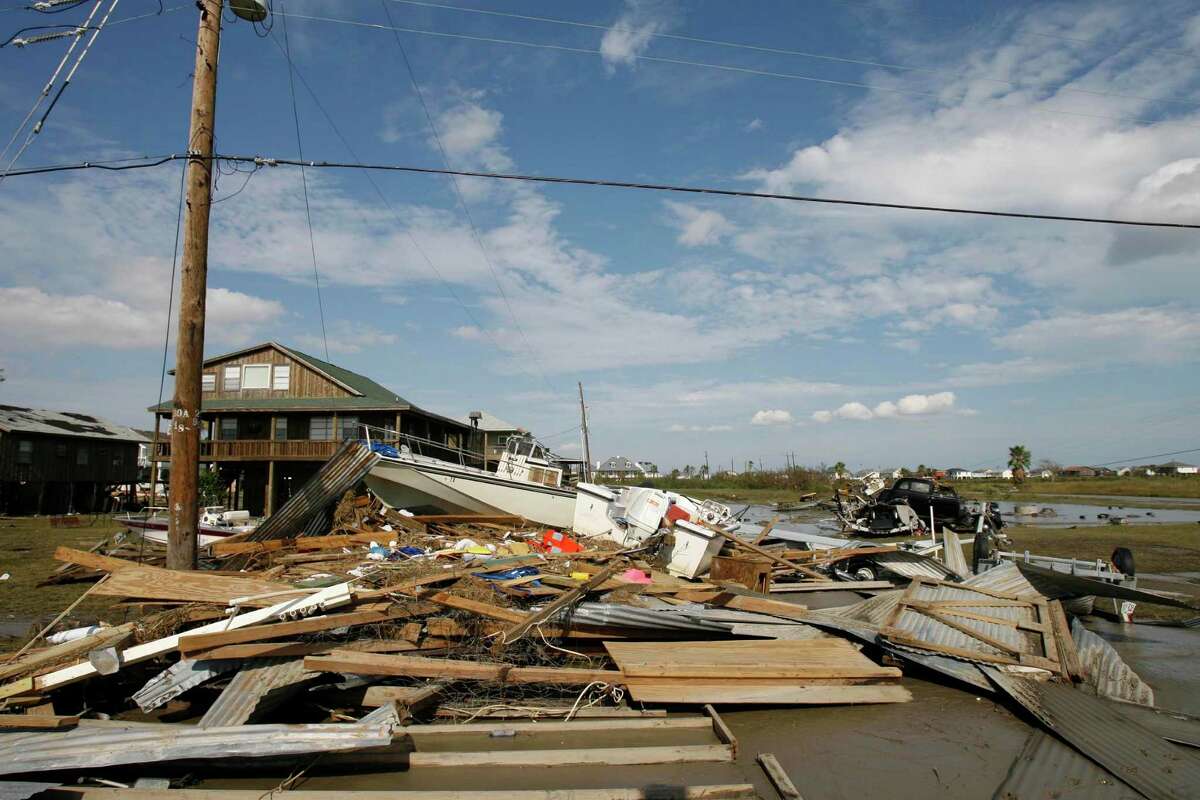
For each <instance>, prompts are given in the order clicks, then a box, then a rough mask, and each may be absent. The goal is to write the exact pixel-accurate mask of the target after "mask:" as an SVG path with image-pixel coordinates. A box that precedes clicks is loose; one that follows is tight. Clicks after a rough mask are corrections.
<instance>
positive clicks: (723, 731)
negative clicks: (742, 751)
mask: <svg viewBox="0 0 1200 800" xmlns="http://www.w3.org/2000/svg"><path fill="white" fill-rule="evenodd" d="M704 713H705V714H707V715H708V717H709V719H710V720H712V729H713V733H714V734H716V737H717V738H718V739H719V740H721V742H722V743H723V744H727V745H729V749H730V750H731V751H732V752H733V757H734V758H737V753H738V740H737V737H736V736H734V735H733V731H731V730H730V729H729V726H728V725H726V724H725V720H723V719H721V715H720V714H718V713H717V710H716V709H715V708H713V707H712V704H710V703H705V704H704Z"/></svg>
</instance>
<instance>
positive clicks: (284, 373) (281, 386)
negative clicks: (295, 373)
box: [271, 364, 292, 392]
mask: <svg viewBox="0 0 1200 800" xmlns="http://www.w3.org/2000/svg"><path fill="white" fill-rule="evenodd" d="M291 381H292V368H291V367H289V366H288V365H287V364H280V365H277V366H276V367H275V382H274V383H272V384H271V388H272V389H274V390H275V391H277V392H283V391H287V389H288V386H290V385H291Z"/></svg>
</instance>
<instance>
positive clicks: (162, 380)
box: [150, 163, 187, 494]
mask: <svg viewBox="0 0 1200 800" xmlns="http://www.w3.org/2000/svg"><path fill="white" fill-rule="evenodd" d="M186 185H187V164H186V163H184V165H183V170H182V171H181V172H180V175H179V209H178V210H177V211H176V212H175V244H174V246H172V248H171V288H170V290H169V291H168V292H167V329H166V330H165V331H163V354H162V369H161V370H160V372H159V374H158V402H157V403H156V404H155V406H154V407H155V409H157V408H158V407H159V406H161V405H162V401H163V391H164V390H165V389H166V385H167V350H168V348H169V346H170V343H171V312H172V310H174V308H175V272H176V268H177V267H178V265H179V229H180V228H181V227H182V225H183V196H184V192H183V190H184V187H185V186H186ZM154 430H156V431H157V430H158V418H157V417H155V420H154ZM156 438H157V437H156ZM150 491H151V494H153V492H154V487H150Z"/></svg>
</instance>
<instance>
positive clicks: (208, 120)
mask: <svg viewBox="0 0 1200 800" xmlns="http://www.w3.org/2000/svg"><path fill="white" fill-rule="evenodd" d="M221 4H222V0H197V3H196V5H197V6H198V7H199V9H200V28H199V31H198V33H197V34H196V66H195V69H194V71H193V76H192V119H191V127H190V129H189V131H188V153H189V155H190V156H191V158H190V159H189V160H188V163H187V168H186V169H187V209H186V210H185V211H184V216H183V277H182V278H181V279H180V283H179V333H178V335H177V337H176V343H175V400H174V404H173V406H174V410H173V413H172V415H171V500H170V503H169V507H170V530H169V531H168V533H167V567H168V568H169V569H195V568H196V532H197V531H196V528H197V526H198V524H199V521H200V503H199V496H198V494H199V493H198V488H199V487H198V486H197V482H198V480H199V477H200V475H199V473H200V373H201V372H202V371H203V369H204V300H205V293H206V292H207V287H208V214H209V209H210V208H211V203H212V168H213V162H212V155H213V126H214V124H215V117H216V100H217V56H218V53H219V52H220V43H221Z"/></svg>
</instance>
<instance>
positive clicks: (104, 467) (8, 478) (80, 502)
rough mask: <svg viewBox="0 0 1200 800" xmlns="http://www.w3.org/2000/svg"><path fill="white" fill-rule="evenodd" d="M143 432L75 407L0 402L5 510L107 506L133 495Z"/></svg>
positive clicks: (0, 490) (0, 501)
mask: <svg viewBox="0 0 1200 800" xmlns="http://www.w3.org/2000/svg"><path fill="white" fill-rule="evenodd" d="M145 444H146V439H145V437H143V436H142V435H141V434H140V433H138V432H137V431H135V430H134V429H132V428H127V427H125V426H124V425H117V424H116V423H113V422H109V421H107V420H103V419H100V418H99V417H93V416H91V415H90V414H80V413H76V412H71V411H46V410H43V409H35V408H23V407H21V406H4V405H0V509H2V510H3V512H4V513H6V514H62V513H67V512H73V511H85V512H86V511H103V510H106V509H108V508H109V507H110V504H109V495H110V493H111V492H112V491H113V490H114V489H116V488H118V487H119V488H120V489H121V490H122V491H123V492H124V493H126V494H127V496H128V497H129V498H131V499H132V497H133V492H134V485H135V484H136V483H137V480H138V450H139V447H141V446H144V445H145Z"/></svg>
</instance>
